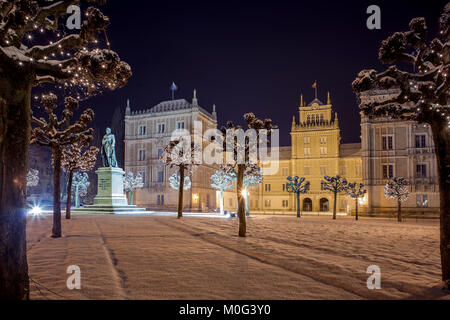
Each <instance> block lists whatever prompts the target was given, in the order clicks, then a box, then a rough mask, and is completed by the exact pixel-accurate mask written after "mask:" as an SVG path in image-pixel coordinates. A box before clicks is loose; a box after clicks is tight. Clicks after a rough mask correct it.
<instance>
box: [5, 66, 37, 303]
mask: <svg viewBox="0 0 450 320" xmlns="http://www.w3.org/2000/svg"><path fill="white" fill-rule="evenodd" d="M16 76H17V75H16ZM24 83H25V80H24V79H23V78H22V77H19V76H17V77H16V78H15V79H5V78H3V74H2V70H1V68H0V87H1V88H2V89H1V90H0V152H1V156H0V300H5V299H7V300H21V299H28V298H29V279H28V264H27V255H26V217H27V211H26V208H25V207H26V175H27V169H28V147H29V143H30V132H31V117H30V100H31V86H29V85H28V86H27V85H26V84H25V85H24Z"/></svg>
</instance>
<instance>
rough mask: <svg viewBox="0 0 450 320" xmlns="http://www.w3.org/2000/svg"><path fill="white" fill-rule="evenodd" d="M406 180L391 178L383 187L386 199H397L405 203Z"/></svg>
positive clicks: (406, 195)
mask: <svg viewBox="0 0 450 320" xmlns="http://www.w3.org/2000/svg"><path fill="white" fill-rule="evenodd" d="M408 184H409V183H408V180H406V179H405V178H402V177H399V178H393V179H391V180H389V181H388V182H387V183H386V185H385V186H384V195H385V197H386V198H387V199H398V200H399V201H400V202H405V201H406V200H408V197H409V193H410V192H409V190H408Z"/></svg>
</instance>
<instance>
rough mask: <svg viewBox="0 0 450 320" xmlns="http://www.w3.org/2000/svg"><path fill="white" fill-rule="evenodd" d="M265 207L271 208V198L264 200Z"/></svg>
mask: <svg viewBox="0 0 450 320" xmlns="http://www.w3.org/2000/svg"><path fill="white" fill-rule="evenodd" d="M264 207H266V208H270V200H264Z"/></svg>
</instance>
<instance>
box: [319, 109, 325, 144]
mask: <svg viewBox="0 0 450 320" xmlns="http://www.w3.org/2000/svg"><path fill="white" fill-rule="evenodd" d="M320 122H323V114H321V115H320ZM325 143H326V142H325Z"/></svg>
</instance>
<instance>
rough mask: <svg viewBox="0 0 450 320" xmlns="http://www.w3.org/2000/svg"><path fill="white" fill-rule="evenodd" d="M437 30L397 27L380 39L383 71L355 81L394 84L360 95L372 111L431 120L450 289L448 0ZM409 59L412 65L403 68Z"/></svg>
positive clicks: (364, 87) (368, 85)
mask: <svg viewBox="0 0 450 320" xmlns="http://www.w3.org/2000/svg"><path fill="white" fill-rule="evenodd" d="M439 30H440V32H439V34H438V35H437V36H436V37H435V38H434V39H432V40H431V41H428V39H429V35H428V27H427V25H426V22H425V18H414V19H412V20H411V22H410V24H409V30H408V31H405V32H396V33H394V34H393V35H392V36H390V37H389V38H387V39H386V40H384V41H383V42H382V43H381V47H380V50H379V54H378V57H379V60H380V62H381V63H384V64H388V65H390V67H388V69H387V70H386V71H384V72H381V73H377V71H376V70H362V71H361V72H360V73H359V74H358V77H357V78H356V79H355V81H354V82H353V90H354V91H355V93H356V94H357V95H358V96H362V95H363V94H365V93H367V92H369V93H370V92H373V91H377V90H380V89H381V90H386V89H393V91H395V92H396V94H393V95H389V96H388V95H386V98H385V99H379V100H377V101H370V99H367V100H366V101H364V100H361V105H360V108H361V111H362V112H364V114H366V115H368V116H387V117H392V118H394V119H401V120H414V121H417V122H418V123H425V124H428V125H429V126H430V128H431V131H432V134H433V141H434V145H435V152H436V159H437V168H438V173H439V174H438V177H439V192H440V216H441V219H440V223H441V228H440V230H441V243H440V248H441V263H442V279H443V282H444V286H445V287H446V288H447V289H450V184H449V183H448V182H447V177H448V176H449V173H450V123H449V120H450V106H449V104H448V98H449V94H450V90H449V89H450V50H449V47H450V3H447V5H446V6H445V8H444V12H443V13H442V15H441V17H440V20H439ZM406 64H409V65H411V66H412V67H413V68H407V69H405V70H401V69H400V68H402V67H404V66H405V65H406Z"/></svg>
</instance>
